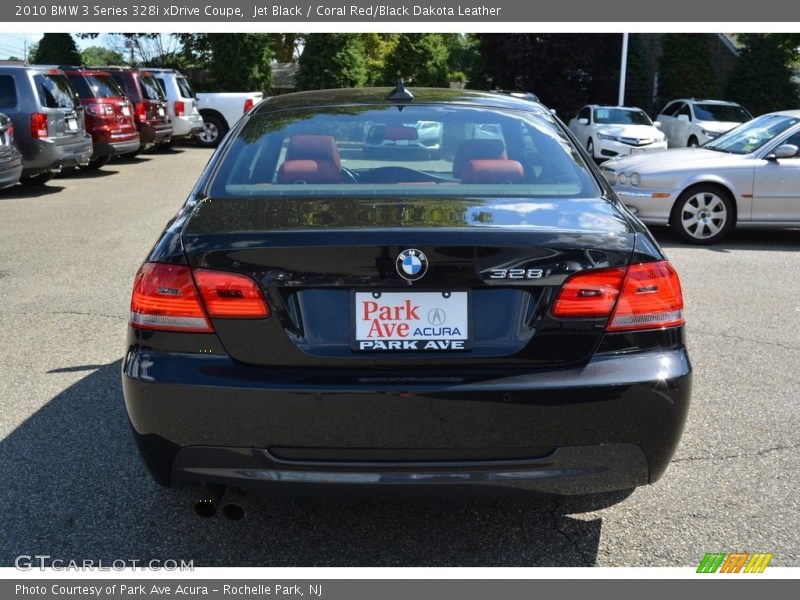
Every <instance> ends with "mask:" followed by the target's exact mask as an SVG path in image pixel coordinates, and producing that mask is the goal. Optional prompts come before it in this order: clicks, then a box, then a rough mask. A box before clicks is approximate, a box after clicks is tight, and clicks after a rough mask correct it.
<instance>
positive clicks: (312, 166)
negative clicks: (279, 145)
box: [277, 135, 342, 183]
mask: <svg viewBox="0 0 800 600" xmlns="http://www.w3.org/2000/svg"><path fill="white" fill-rule="evenodd" d="M277 181H278V183H341V182H342V163H341V159H340V158H339V148H337V146H336V140H335V139H333V137H332V136H329V135H295V136H292V137H291V138H289V146H288V147H287V149H286V160H285V161H284V163H283V164H282V165H281V166H280V168H279V169H278V178H277Z"/></svg>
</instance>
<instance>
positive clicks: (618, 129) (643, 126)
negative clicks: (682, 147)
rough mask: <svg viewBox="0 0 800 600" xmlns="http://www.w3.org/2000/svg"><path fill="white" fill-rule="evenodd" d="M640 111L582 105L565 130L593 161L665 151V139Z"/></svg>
mask: <svg viewBox="0 0 800 600" xmlns="http://www.w3.org/2000/svg"><path fill="white" fill-rule="evenodd" d="M658 125H659V123H657V122H656V123H653V121H651V120H650V117H648V116H647V113H645V112H644V111H643V110H642V109H640V108H634V107H627V106H600V105H597V104H590V105H588V106H584V107H583V108H582V109H581V110H580V111H579V112H578V114H577V115H576V116H575V117H574V118H572V119H571V120H570V122H569V128H570V130H571V131H572V133H574V134H575V137H576V138H578V141H579V142H580V143H581V145H582V146H583V147H584V148H586V151H587V152H588V153H589V154H590V155H591V157H592V158H594V159H595V160H598V161H599V160H608V159H609V158H614V157H615V156H628V155H629V154H641V153H643V152H657V151H659V150H666V149H667V139H666V136H665V135H664V134H663V133H662V132H661V131H660V130H659V129H658Z"/></svg>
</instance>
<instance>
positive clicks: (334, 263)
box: [182, 197, 635, 372]
mask: <svg viewBox="0 0 800 600" xmlns="http://www.w3.org/2000/svg"><path fill="white" fill-rule="evenodd" d="M634 237H635V233H634V232H633V230H632V229H631V227H630V225H629V223H628V221H627V219H626V218H625V217H624V216H623V215H622V214H621V213H620V212H619V211H618V209H617V208H616V207H615V206H613V205H612V204H611V203H609V202H607V201H604V200H600V199H593V200H585V199H584V200H563V199H559V200H554V201H542V200H531V199H528V198H446V199H444V198H441V197H439V198H425V197H415V198H408V197H403V198H397V197H394V198H380V197H378V198H353V197H348V198H333V197H331V198H319V197H294V198H288V197H287V198H279V197H276V198H267V199H265V198H258V199H255V198H254V199H225V200H214V199H206V200H203V201H202V202H200V203H199V204H198V205H197V207H196V208H195V210H194V212H193V214H192V216H191V217H190V218H189V220H188V222H187V224H186V226H185V228H184V232H183V239H182V241H183V245H184V250H185V253H186V257H187V260H188V262H189V264H190V266H192V267H193V268H209V269H219V270H227V271H235V272H240V273H245V274H247V275H249V276H251V277H253V278H254V279H255V280H256V281H257V283H258V284H259V286H260V287H261V289H262V290H263V292H264V294H265V296H266V298H267V300H268V302H269V304H270V306H271V309H272V315H271V316H270V317H269V318H267V319H262V320H255V321H251V320H237V319H216V320H214V322H213V324H214V328H215V329H216V331H217V333H218V335H219V337H220V339H221V341H222V343H223V345H224V347H225V349H226V351H227V352H228V353H229V354H230V355H231V356H232V357H233V358H234V359H235V360H238V361H241V362H244V363H249V364H257V365H269V366H275V367H291V366H298V367H335V368H346V367H358V368H360V369H363V368H365V367H369V368H376V369H396V368H398V367H403V368H404V369H405V368H406V367H413V368H419V369H430V368H435V369H438V370H439V372H441V370H442V369H446V368H447V367H454V368H460V369H463V367H464V366H472V367H474V368H476V369H480V368H492V367H497V366H508V367H514V366H526V367H528V366H531V365H542V366H554V365H565V366H566V365H573V364H578V363H581V362H584V361H586V360H588V359H589V357H590V356H591V355H592V353H593V352H594V349H595V348H596V346H597V344H598V343H599V342H600V339H601V337H602V335H603V331H604V325H605V319H599V320H598V319H570V320H568V321H567V320H559V319H555V318H553V317H552V316H551V315H550V313H549V309H550V306H551V304H552V302H553V300H554V296H555V294H556V292H557V291H558V289H559V287H560V286H561V284H562V283H563V281H564V280H565V279H566V278H567V277H568V276H569V275H570V274H572V273H575V272H577V271H581V270H584V269H597V268H606V267H615V266H624V265H627V264H628V262H629V261H630V257H631V253H632V249H633V246H634ZM410 250H413V251H415V252H418V253H421V254H422V255H424V256H422V257H420V255H419V254H417V253H415V252H412V253H411V256H412V258H410V259H409V258H408V257H409V254H408V253H407V252H406V251H410ZM404 252H406V253H405V254H404ZM406 259H408V261H407V262H408V263H409V265H411V266H410V267H409V271H411V272H413V271H414V269H415V268H416V267H415V266H414V263H417V265H416V266H417V267H418V266H419V261H420V260H422V261H423V262H425V263H427V272H426V273H424V276H422V277H420V278H418V279H416V280H414V281H409V280H408V279H406V278H404V277H403V276H401V271H404V266H403V264H404V260H406ZM408 275H409V273H406V276H408ZM412 276H416V274H414V275H412ZM370 303H372V304H370ZM402 323H406V324H407V325H408V327H409V330H407V332H409V331H415V332H416V335H418V336H422V337H426V336H427V337H426V339H424V340H422V343H418V344H416V345H414V346H413V347H403V344H400V345H397V344H394V345H391V344H384V345H383V346H381V345H376V344H374V343H373V344H370V343H368V344H366V346H365V345H364V344H363V343H362V342H364V341H367V342H375V341H382V340H386V341H391V340H394V339H395V338H396V334H397V330H396V328H397V327H399V326H400V325H402ZM445 326H450V331H444V327H445ZM437 327H438V333H437ZM453 329H457V330H458V331H457V332H454V331H452V330H453ZM429 341H433V342H434V343H433V344H432V345H431V344H428V342H429ZM445 342H447V343H445ZM454 342H461V343H454Z"/></svg>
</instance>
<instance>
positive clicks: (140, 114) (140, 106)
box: [133, 102, 147, 121]
mask: <svg viewBox="0 0 800 600" xmlns="http://www.w3.org/2000/svg"><path fill="white" fill-rule="evenodd" d="M133 109H134V112H135V113H136V118H137V119H139V120H140V121H144V120H145V119H146V118H147V105H146V104H145V103H144V102H137V103H136V104H135V105H134V107H133Z"/></svg>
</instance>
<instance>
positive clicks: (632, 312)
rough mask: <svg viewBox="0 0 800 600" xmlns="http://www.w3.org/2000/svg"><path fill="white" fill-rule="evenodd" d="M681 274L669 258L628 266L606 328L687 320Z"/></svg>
mask: <svg viewBox="0 0 800 600" xmlns="http://www.w3.org/2000/svg"><path fill="white" fill-rule="evenodd" d="M685 322H686V321H685V319H684V317H683V293H682V292H681V282H680V279H678V274H677V273H676V272H675V269H673V268H672V265H671V264H669V263H668V262H667V261H661V262H654V263H642V264H638V265H631V266H630V267H628V273H627V275H625V284H624V285H623V287H622V294H621V295H620V298H619V301H618V302H617V307H616V308H615V309H614V315H613V316H612V317H611V321H610V322H609V324H608V327H606V330H607V331H628V330H633V329H657V328H661V327H674V326H676V325H683V324H684V323H685Z"/></svg>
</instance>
